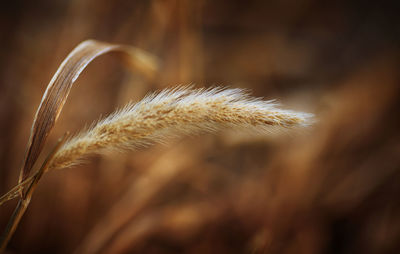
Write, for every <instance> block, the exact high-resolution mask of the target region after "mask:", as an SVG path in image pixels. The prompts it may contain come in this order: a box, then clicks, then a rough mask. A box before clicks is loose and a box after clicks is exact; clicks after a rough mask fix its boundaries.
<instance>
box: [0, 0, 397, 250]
mask: <svg viewBox="0 0 400 254" xmlns="http://www.w3.org/2000/svg"><path fill="white" fill-rule="evenodd" d="M399 21H400V18H399V15H398V9H396V8H395V1H392V2H390V1H357V0H354V1H330V2H325V1H317V0H298V1H288V0H283V1H277V0H273V1H263V0H249V1H239V0H235V1H232V0H229V1H228V0H218V1H211V0H196V1H194V0H146V1H134V0H114V1H105V0H79V1H78V0H72V1H66V0H57V1H54V0H38V1H28V0H14V1H7V2H4V3H2V6H1V8H0V46H1V49H0V130H1V131H0V192H1V194H3V193H5V192H6V191H7V190H9V189H10V188H11V187H13V186H14V185H15V184H16V183H17V179H18V174H19V169H20V166H21V164H22V160H23V156H24V152H25V145H26V142H27V140H28V137H29V132H30V127H31V124H32V121H33V116H34V114H35V112H36V109H37V107H38V105H39V103H40V100H41V97H42V95H43V92H44V90H45V88H46V86H47V84H48V82H49V81H50V79H51V77H52V75H53V74H54V72H55V71H56V70H57V68H58V66H59V64H60V63H61V62H62V60H63V59H64V58H65V57H66V55H67V54H68V53H69V52H70V51H71V50H72V49H73V48H74V47H75V46H76V45H77V44H78V43H80V42H81V41H83V40H85V39H89V38H91V39H97V40H102V41H107V42H113V43H121V44H129V45H134V46H137V47H139V48H141V49H144V50H147V51H148V52H150V53H152V54H154V55H155V56H157V57H158V58H159V59H160V63H161V64H160V67H159V69H158V71H157V72H156V73H155V74H154V75H152V76H148V75H147V76H145V75H143V74H141V73H139V72H130V71H129V70H128V69H126V68H125V67H124V66H123V65H122V64H121V63H120V61H119V60H118V59H117V58H116V57H115V56H113V54H109V55H106V56H102V57H100V58H99V59H96V60H95V61H94V62H93V63H92V64H91V65H89V67H88V68H87V69H86V70H85V71H84V73H83V74H82V75H81V77H80V78H79V79H78V81H77V83H76V85H75V86H74V87H73V89H72V91H71V94H70V96H69V99H68V100H67V103H66V106H65V107H64V110H63V112H62V113H61V116H60V119H59V121H58V122H57V124H56V126H55V128H54V130H53V132H52V134H51V135H50V137H49V139H48V141H47V146H46V148H45V149H44V151H43V154H46V153H48V151H49V149H50V148H51V147H52V146H53V145H54V144H55V142H56V140H57V139H58V138H59V137H60V136H61V135H62V134H63V133H64V132H65V131H71V132H75V131H77V130H79V129H81V128H83V127H84V126H85V125H88V124H90V123H91V122H92V121H94V120H96V119H98V118H99V116H100V115H103V116H104V115H106V114H108V113H110V112H112V111H113V110H114V109H115V108H117V107H119V106H122V105H124V104H125V103H127V102H128V101H130V100H134V101H136V100H139V99H141V98H142V97H143V96H144V95H145V94H146V93H148V92H151V91H155V90H160V89H163V88H166V87H171V86H176V85H185V84H195V86H196V87H203V86H205V87H209V86H213V85H214V86H215V85H223V86H230V87H240V88H248V89H251V91H252V94H253V95H255V96H260V97H264V98H266V99H278V100H279V101H280V102H282V103H283V104H284V105H285V107H287V108H291V109H296V110H301V111H306V112H312V113H314V114H316V118H317V123H316V124H315V125H314V126H313V127H312V128H309V129H308V130H305V131H294V132H273V133H271V135H269V136H268V137H259V136H249V135H244V134H241V133H231V132H229V131H226V132H222V133H217V134H216V135H202V136H199V137H192V138H184V139H178V140H173V141H171V142H170V143H169V144H168V145H166V146H165V145H156V146H153V147H151V148H148V149H143V150H139V151H135V152H129V153H126V154H117V155H115V154H114V155H112V156H98V157H94V158H92V159H91V160H90V163H88V164H87V165H84V166H77V167H75V168H71V169H65V170H60V171H56V172H50V173H49V174H47V175H46V176H45V177H44V178H43V179H42V181H41V182H40V184H39V187H38V188H37V191H36V192H35V193H34V196H33V199H32V202H31V205H30V207H29V208H28V210H27V212H26V214H25V216H24V217H23V219H22V221H21V223H20V225H19V227H18V229H17V231H16V233H15V235H14V237H13V238H12V240H11V242H10V244H9V246H8V249H7V253H399V250H400V216H399V214H400V200H399V197H400V156H399V155H400V134H399V129H400V117H399V116H400V114H399V113H400V112H399V111H400V93H399V88H400V84H399V81H400V78H399V66H400V65H399V59H400V58H399V53H400V51H399V45H400V44H399V42H400V40H399V39H400V38H399V35H400V33H399V24H400V22H399ZM15 205H16V202H15V201H13V202H9V203H6V204H5V205H3V206H2V207H0V226H1V230H3V229H4V227H5V225H6V223H7V221H8V219H9V217H10V215H11V213H12V210H13V209H14V207H15Z"/></svg>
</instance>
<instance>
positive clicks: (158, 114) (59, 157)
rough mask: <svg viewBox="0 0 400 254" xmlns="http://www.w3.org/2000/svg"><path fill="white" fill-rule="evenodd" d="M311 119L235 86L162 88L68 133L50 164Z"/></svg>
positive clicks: (300, 124)
mask: <svg viewBox="0 0 400 254" xmlns="http://www.w3.org/2000/svg"><path fill="white" fill-rule="evenodd" d="M311 119H312V115H311V114H307V113H301V112H294V111H290V110H282V109H279V108H277V105H276V104H275V103H274V102H273V101H264V100H261V99H257V98H253V97H250V96H248V95H247V94H246V93H245V92H244V91H243V90H240V89H222V88H213V89H208V90H205V89H191V88H188V87H183V88H176V89H168V90H164V91H161V92H160V93H158V94H152V95H149V96H147V97H145V98H144V99H143V100H142V101H140V102H138V103H136V104H129V105H127V106H126V107H125V108H123V109H121V110H118V111H116V112H115V113H114V114H112V115H110V116H109V117H107V118H105V119H103V120H101V121H99V122H98V123H97V124H95V125H94V127H92V128H91V129H89V130H88V131H86V132H83V133H81V134H79V135H77V136H76V137H74V138H72V139H70V140H69V141H68V142H67V143H66V144H65V145H64V146H63V147H61V149H60V150H59V151H58V153H57V154H56V155H55V157H54V160H53V162H52V164H51V166H50V169H57V168H65V167H70V166H72V165H75V164H77V163H79V162H80V161H81V160H82V159H83V158H85V157H87V156H88V155H91V154H97V153H101V152H103V151H106V150H121V149H133V148H136V147H141V146H147V145H150V144H153V143H157V142H163V141H165V140H166V139H167V138H169V137H174V136H181V135H192V134H197V133H200V132H213V131H218V130H221V129H225V128H231V129H238V130H246V131H252V132H253V131H257V132H268V131H270V130H271V128H273V127H281V128H292V127H304V126H307V125H309V124H310V123H311Z"/></svg>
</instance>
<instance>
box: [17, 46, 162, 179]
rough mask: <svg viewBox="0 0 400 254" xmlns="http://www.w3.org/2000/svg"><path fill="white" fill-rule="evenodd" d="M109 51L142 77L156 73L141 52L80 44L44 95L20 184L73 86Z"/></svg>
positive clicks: (154, 63)
mask: <svg viewBox="0 0 400 254" xmlns="http://www.w3.org/2000/svg"><path fill="white" fill-rule="evenodd" d="M110 51H119V52H122V53H124V54H125V55H126V56H128V59H129V62H130V63H131V65H133V66H134V67H136V68H139V69H140V70H141V71H142V72H144V73H145V74H149V73H152V72H154V71H155V70H156V69H157V60H156V58H154V57H153V56H151V55H149V54H148V53H146V52H144V51H142V50H140V49H137V48H133V47H129V46H124V45H116V44H108V43H103V42H98V41H94V40H87V41H84V42H82V43H80V44H79V45H78V46H77V47H76V48H75V49H74V50H73V51H72V52H71V53H70V54H69V55H68V56H67V58H65V60H64V61H63V62H62V63H61V65H60V67H59V68H58V70H57V72H56V73H55V74H54V76H53V78H52V79H51V81H50V83H49V85H48V86H47V89H46V92H45V93H44V95H43V98H42V101H41V103H40V105H39V108H38V110H37V112H36V115H35V118H34V121H33V124H32V128H31V134H30V138H29V141H28V144H27V148H26V153H25V158H24V164H23V167H22V169H21V172H20V178H19V183H21V182H23V181H24V180H25V179H26V178H27V176H28V175H29V173H30V172H31V170H32V167H33V165H34V164H35V162H36V160H37V158H38V156H39V154H40V152H41V150H42V149H43V146H44V143H45V141H46V138H47V136H48V134H49V132H50V130H51V129H52V128H53V126H54V124H55V122H56V121H57V118H58V116H59V114H60V112H61V110H62V108H63V106H64V103H65V101H66V99H67V97H68V94H69V92H70V90H71V87H72V84H73V83H74V82H75V80H76V79H77V78H78V76H79V75H80V73H81V72H82V71H83V70H84V69H85V67H86V66H87V65H88V64H89V63H90V62H91V61H93V60H94V59H95V58H96V57H98V56H100V55H103V54H105V53H107V52H110Z"/></svg>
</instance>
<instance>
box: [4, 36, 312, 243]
mask: <svg viewBox="0 0 400 254" xmlns="http://www.w3.org/2000/svg"><path fill="white" fill-rule="evenodd" d="M115 50H117V51H122V52H123V53H125V55H127V56H128V57H129V58H128V59H129V60H130V63H131V64H132V65H133V66H134V67H136V68H137V69H139V70H141V72H142V73H144V74H149V73H150V74H151V73H152V72H154V70H155V69H156V66H157V63H156V59H155V58H154V57H152V56H151V55H149V54H147V53H146V52H143V51H141V50H139V49H136V48H132V47H128V46H120V45H114V44H107V43H101V42H96V41H85V42H83V43H81V44H80V45H78V46H77V47H76V48H75V49H74V50H73V51H72V52H71V53H70V54H69V55H68V56H67V58H66V59H65V60H64V61H63V63H62V64H61V66H60V67H59V69H58V70H57V72H56V74H55V75H54V76H53V78H52V80H51V81H50V83H49V85H48V87H47V89H46V92H45V93H44V95H43V98H42V101H41V103H40V105H39V108H38V110H37V113H36V116H35V118H34V122H33V125H32V129H31V136H30V139H29V141H28V145H27V152H26V156H25V159H24V166H23V167H22V169H21V174H20V179H19V184H18V185H17V186H16V187H14V188H13V189H11V190H10V191H9V192H8V193H7V194H5V195H3V196H2V197H1V198H0V204H2V203H4V202H6V201H8V200H11V199H13V198H16V197H20V200H19V203H18V205H17V207H16V209H15V212H14V214H13V215H12V217H11V219H10V221H9V224H8V225H7V228H6V230H5V232H4V234H3V236H2V238H1V242H0V243H1V245H0V250H1V249H4V248H5V247H6V245H7V243H8V241H9V240H10V238H11V236H12V234H13V233H14V231H15V230H16V227H17V226H18V223H19V221H20V219H21V217H22V215H23V214H24V212H25V210H26V208H27V207H28V205H29V202H30V199H31V195H32V193H33V191H34V189H35V187H36V185H37V183H38V181H39V180H40V178H41V177H42V175H43V174H44V173H45V172H46V171H48V170H49V169H57V168H66V167H70V166H72V165H75V164H77V163H79V162H81V161H82V159H84V158H85V157H87V156H88V155H91V154H96V153H101V152H103V151H107V150H123V149H133V148H136V147H141V146H146V145H149V144H152V143H156V142H164V141H165V140H166V139H167V138H169V137H175V136H181V135H193V134H198V133H201V132H214V131H218V130H221V129H224V128H230V129H237V130H242V131H247V132H261V133H265V132H268V131H270V130H271V128H272V129H273V128H279V127H282V128H293V127H304V126H307V125H309V124H310V123H311V122H312V121H311V119H312V115H311V114H307V113H300V112H295V111H290V110H282V109H279V108H277V104H276V103H274V102H273V101H264V100H262V99H258V98H254V97H250V96H249V95H248V94H247V93H246V92H244V91H243V90H241V89H226V88H219V87H217V88H212V89H193V88H191V87H180V88H175V89H167V90H164V91H161V92H159V93H154V94H151V95H148V96H147V97H145V98H144V99H143V100H142V101H140V102H139V103H136V104H133V103H131V104H128V105H127V106H126V107H124V108H123V109H121V110H118V111H116V112H115V113H113V114H111V115H110V116H109V117H107V118H105V119H103V120H101V121H99V122H98V123H97V124H95V125H94V127H92V128H90V129H89V130H88V131H85V132H82V133H80V134H78V135H77V136H75V137H74V138H72V139H70V140H69V141H68V142H66V143H65V136H64V138H62V139H61V140H60V141H59V143H58V144H57V146H56V148H55V149H54V150H53V151H52V153H51V154H50V155H49V156H48V157H47V159H46V161H45V162H44V163H43V165H42V166H41V167H40V169H39V170H38V171H37V172H35V173H34V174H32V175H31V176H29V175H30V172H31V169H32V167H33V166H34V164H35V162H36V160H37V158H38V156H39V154H40V152H41V150H42V148H43V146H44V143H45V141H46V138H47V136H48V134H49V132H50V131H51V129H52V128H53V126H54V124H55V122H56V121H57V118H58V116H59V114H60V113H61V110H62V108H63V105H64V103H65V101H66V99H67V97H68V94H69V91H70V89H71V87H72V85H73V83H74V82H75V80H76V79H77V78H78V76H79V74H80V73H81V72H82V71H83V69H84V68H85V67H86V66H87V65H88V64H89V63H90V62H91V61H92V60H93V59H94V58H96V57H97V56H99V55H101V54H104V53H106V52H109V51H115Z"/></svg>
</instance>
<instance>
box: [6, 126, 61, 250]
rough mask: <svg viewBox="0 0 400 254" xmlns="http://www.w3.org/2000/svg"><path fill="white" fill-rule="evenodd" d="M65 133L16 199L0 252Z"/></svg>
mask: <svg viewBox="0 0 400 254" xmlns="http://www.w3.org/2000/svg"><path fill="white" fill-rule="evenodd" d="M67 135H68V134H67V133H66V134H65V135H64V136H63V137H62V138H61V139H59V140H58V142H57V145H56V146H55V147H54V149H53V150H52V152H51V153H50V154H49V155H48V156H47V158H46V160H45V161H44V163H43V165H42V167H41V168H40V169H39V170H38V171H37V172H36V173H35V174H34V175H33V177H32V180H31V182H30V184H29V185H28V187H27V189H26V191H25V192H24V193H23V195H22V197H21V198H20V200H19V201H18V204H17V206H16V207H15V210H14V212H13V214H12V215H11V218H10V220H9V221H8V224H7V226H6V229H5V230H4V232H3V235H2V237H1V239H0V252H3V251H4V250H5V248H6V247H7V244H8V242H9V241H10V239H11V237H12V236H13V234H14V232H15V230H16V229H17V227H18V225H19V222H20V221H21V218H22V216H23V215H24V213H25V211H26V209H27V208H28V206H29V203H30V201H31V197H32V194H33V192H34V191H35V189H36V187H37V184H38V182H39V180H40V179H41V177H42V176H43V174H44V173H45V172H46V171H47V168H48V167H49V165H50V162H51V160H52V159H53V157H54V155H55V154H56V152H57V151H58V149H60V147H61V145H62V144H64V142H65V140H66V137H67Z"/></svg>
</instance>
